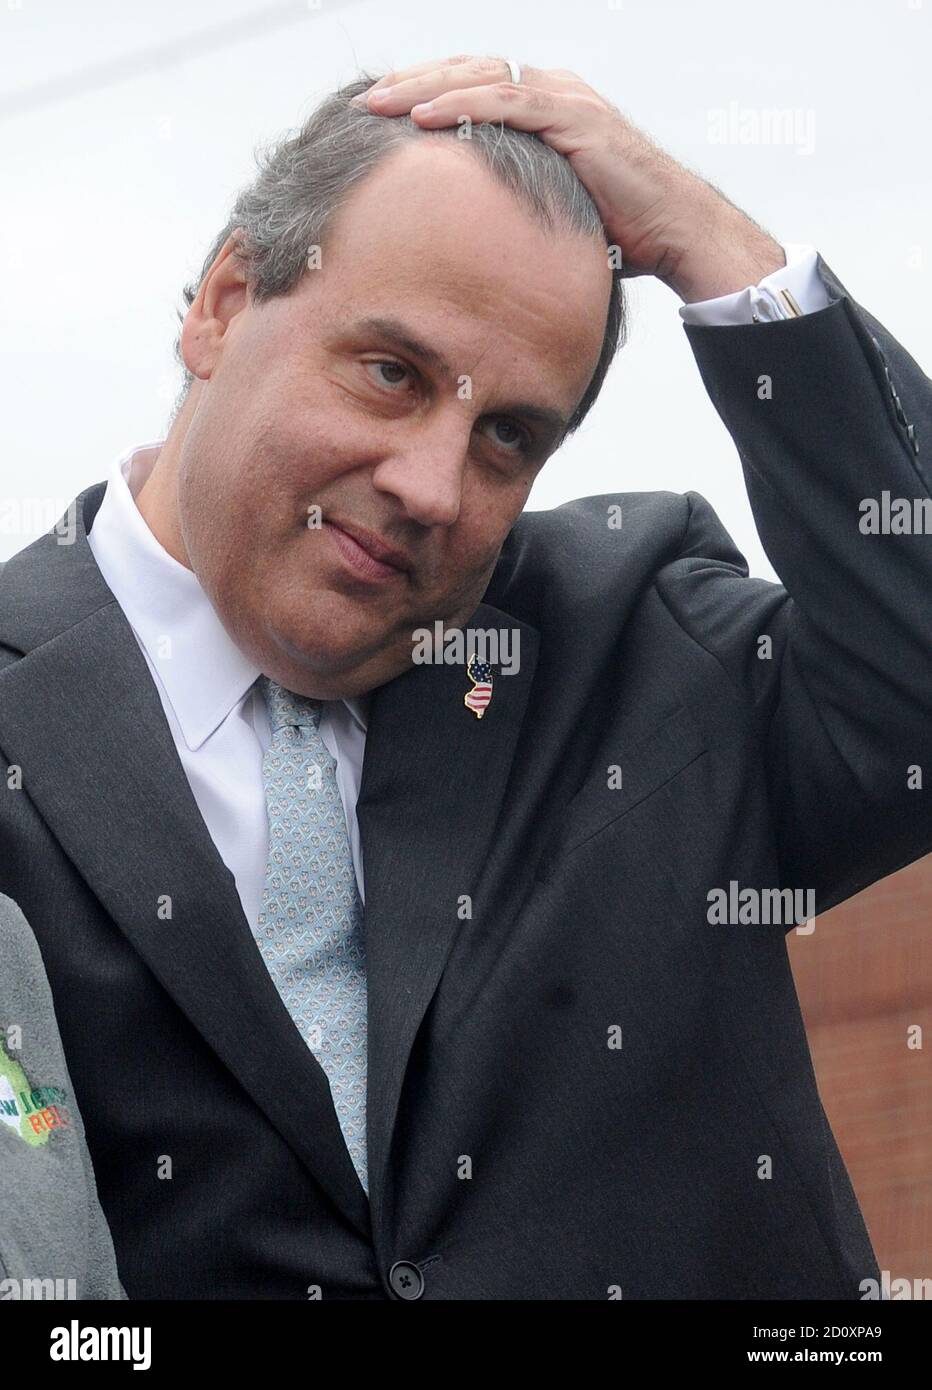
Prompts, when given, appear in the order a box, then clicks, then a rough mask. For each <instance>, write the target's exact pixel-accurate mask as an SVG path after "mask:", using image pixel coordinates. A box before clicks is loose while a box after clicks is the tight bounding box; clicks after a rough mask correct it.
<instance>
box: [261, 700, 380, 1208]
mask: <svg viewBox="0 0 932 1390" xmlns="http://www.w3.org/2000/svg"><path fill="white" fill-rule="evenodd" d="M258 685H259V688H260V689H261V691H262V694H263V696H264V698H265V702H266V706H267V707H268V711H269V722H270V724H271V728H272V741H271V744H270V745H269V748H268V751H267V752H266V754H265V757H264V758H263V761H262V780H263V782H264V784H265V799H266V806H267V807H268V813H269V856H268V867H267V869H266V876H265V891H264V894H263V897H262V906H261V908H260V911H259V918H258V921H257V922H256V925H255V926H254V927H253V935H254V936H255V938H256V942H257V944H258V946H259V949H260V950H261V952H262V958H263V960H264V961H265V963H266V965H267V966H268V969H269V973H270V974H271V976H272V979H273V980H274V982H275V986H276V988H277V989H278V992H279V994H280V995H281V997H282V999H283V1000H284V1003H285V1006H286V1007H287V1009H288V1012H289V1013H290V1014H291V1017H292V1018H293V1019H294V1021H295V1023H296V1025H297V1027H298V1028H299V1029H300V1031H301V1035H302V1037H303V1038H304V1040H305V1042H306V1043H307V1044H308V1046H309V1047H310V1049H311V1051H312V1052H313V1053H314V1056H315V1057H316V1058H317V1060H318V1061H319V1062H320V1064H321V1066H322V1067H323V1069H324V1071H325V1072H326V1074H327V1077H328V1080H329V1081H330V1093H331V1095H332V1096H333V1103H334V1106H335V1108H336V1112H337V1116H338V1118H339V1121H340V1127H341V1129H342V1130H343V1137H344V1138H345V1140H346V1147H347V1148H348V1149H349V1152H350V1157H351V1158H352V1160H353V1163H354V1165H355V1167H356V1172H357V1173H358V1174H359V1180H360V1182H361V1183H362V1185H363V1188H364V1189H365V1191H366V1192H367V1193H368V1191H369V1184H368V1174H367V1165H366V953H365V943H364V938H363V908H362V902H361V900H360V897H359V888H358V886H357V883H356V873H355V870H354V868H353V856H352V853H351V850H350V842H349V835H348V832H347V828H346V817H345V815H344V812H343V803H342V801H341V799H340V789H339V787H338V786H337V780H336V762H335V761H334V759H333V758H332V757H331V755H330V753H329V752H328V751H327V748H326V746H325V744H324V742H323V739H322V738H321V736H320V731H319V725H320V715H321V704H320V701H319V700H311V699H308V698H306V697H305V696H304V695H296V694H294V693H293V692H292V691H290V690H286V689H285V688H284V687H283V686H281V685H277V684H276V683H275V682H274V681H271V680H269V679H268V677H267V676H260V677H259V681H258Z"/></svg>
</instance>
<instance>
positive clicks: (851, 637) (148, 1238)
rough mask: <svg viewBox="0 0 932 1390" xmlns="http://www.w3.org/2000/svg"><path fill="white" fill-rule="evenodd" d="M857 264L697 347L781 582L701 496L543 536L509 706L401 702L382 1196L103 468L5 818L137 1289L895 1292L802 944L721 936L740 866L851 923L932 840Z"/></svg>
mask: <svg viewBox="0 0 932 1390" xmlns="http://www.w3.org/2000/svg"><path fill="white" fill-rule="evenodd" d="M820 269H821V271H822V274H823V277H824V278H825V280H826V283H827V284H828V285H829V288H830V291H831V293H832V294H833V296H834V297H835V299H834V302H833V303H832V304H831V305H830V306H829V307H827V308H826V309H824V310H821V311H820V312H818V313H814V314H810V315H807V316H806V317H804V318H803V319H800V320H796V321H785V322H779V323H772V324H756V325H748V326H747V327H714V328H711V327H708V328H689V329H688V330H687V333H688V337H689V341H690V343H691V345H692V348H693V351H694V353H695V356H696V359H697V362H698V365H699V369H700V371H701V373H702V377H703V380H704V382H705V384H706V386H707V388H708V391H709V394H710V396H711V398H712V400H713V402H714V403H715V405H716V407H717V409H718V410H719V412H720V414H721V416H722V418H723V419H724V421H725V423H726V425H727V427H728V429H729V430H730V432H731V435H732V437H733V439H734V440H735V443H736V445H737V447H738V450H739V452H740V454H741V459H742V463H743V466H744V470H745V476H746V481H747V486H748V489H749V492H750V496H751V501H752V504H753V508H754V513H755V516H756V519H757V523H758V526H759V529H760V533H761V537H762V539H763V542H764V544H765V546H766V548H767V551H768V553H769V555H770V556H771V559H772V561H773V564H774V566H775V568H776V570H777V572H778V573H779V574H780V576H781V578H782V580H783V585H775V584H770V583H766V582H763V581H759V580H755V579H750V578H749V577H748V576H747V570H746V566H745V564H744V562H743V560H742V558H741V556H740V555H739V554H738V553H737V551H736V550H735V547H734V545H733V543H732V541H731V540H730V538H729V537H728V535H727V534H726V532H725V531H724V530H723V528H722V526H721V524H720V523H719V521H718V520H717V518H716V517H715V515H714V513H713V512H712V510H711V509H710V507H709V506H708V504H707V503H706V502H705V501H704V500H703V499H702V497H700V496H698V495H697V494H695V493H690V494H688V495H686V496H678V495H674V494H667V493H636V494H612V495H606V496H602V497H591V498H584V499H581V500H579V501H576V502H572V503H569V504H567V505H566V506H562V507H558V508H556V509H555V510H553V511H548V512H539V513H526V514H524V515H522V516H521V517H520V518H519V520H518V522H517V524H516V525H515V527H514V529H513V530H512V532H511V534H510V535H509V537H508V539H507V541H506V543H505V546H504V548H503V551H502V554H501V557H500V561H499V564H498V567H497V569H496V571H495V574H494V576H493V579H492V582H491V584H490V586H489V589H488V591H487V593H486V595H485V599H484V602H483V604H482V605H480V607H479V608H478V610H477V612H476V614H475V615H474V617H473V619H472V620H471V625H472V626H474V627H484V628H491V627H506V628H518V629H520V633H521V657H522V661H521V669H520V673H519V674H516V675H512V676H508V677H506V676H502V675H500V676H499V677H498V678H497V679H496V681H495V686H494V694H493V699H492V704H491V706H490V707H489V710H488V712H487V713H486V715H485V717H484V718H483V719H482V720H477V719H475V718H474V717H473V715H472V714H471V713H470V712H469V711H468V710H466V709H465V708H464V705H463V695H464V692H465V691H466V690H467V689H468V688H469V687H468V682H467V681H466V679H465V676H464V672H463V670H462V668H460V667H456V666H416V667H412V668H411V669H410V670H409V671H407V672H405V673H404V674H403V675H402V676H400V677H398V678H397V679H396V680H393V681H391V682H389V683H388V684H387V685H385V686H382V687H381V688H379V689H378V690H377V691H376V692H375V693H374V696H373V699H372V706H371V716H370V724H369V734H368V742H367V745H366V754H365V763H364V768H363V777H362V788H361V793H360V798H359V803H358V814H359V820H360V827H361V833H362V841H363V850H364V856H365V866H366V888H367V901H366V914H365V929H366V935H367V949H368V969H369V1008H370V1024H369V1046H370V1055H369V1114H368V1124H369V1172H370V1182H371V1204H370V1203H367V1201H366V1198H365V1195H364V1193H363V1190H362V1188H361V1187H360V1185H359V1183H358V1181H357V1178H356V1175H355V1172H354V1170H353V1166H352V1163H351V1161H350V1159H349V1156H348V1153H347V1151H346V1148H345V1146H344V1144H343V1140H342V1136H341V1133H340V1128H339V1124H338V1122H337V1119H336V1115H335V1113H334V1110H333V1106H332V1104H331V1101H330V1095H329V1089H328V1086H327V1082H326V1078H325V1076H324V1073H323V1071H322V1070H321V1068H320V1067H319V1065H318V1063H317V1062H316V1061H315V1059H314V1057H313V1056H312V1054H311V1053H310V1051H309V1050H308V1048H307V1047H306V1045H305V1044H304V1042H303V1040H302V1038H301V1036H300V1035H299V1033H298V1031H297V1029H296V1028H295V1026H294V1025H293V1023H292V1021H291V1019H290V1017H289V1015H288V1013H287V1011H286V1009H285V1007H284V1005H283V1003H282V1002H281V1000H280V998H279V995H278V993H277V992H276V989H275V987H274V985H273V983H272V981H271V979H270V977H269V975H268V973H267V971H266V969H265V967H264V965H263V963H262V960H261V957H260V955H259V952H258V950H257V948H256V945H255V943H254V941H253V938H252V934H251V932H250V928H249V924H248V923H247V921H246V920H245V918H244V916H243V912H242V909H241V906H240V902H239V899H238V896H237V893H236V889H235V884H234V881H233V878H232V876H231V874H230V873H229V871H228V870H227V869H226V868H225V866H224V865H223V863H222V861H221V860H220V858H219V855H218V854H217V852H216V850H215V848H214V846H213V844H212V842H211V840H210V837H209V835H208V833H207V830H206V827H205V825H204V822H203V820H202V819H201V817H200V815H199V813H198V810H197V806H196V804H195V801H194V798H193V796H192V794H191V791H190V789H189V786H188V784H187V781H186V779H185V776H184V772H183V770H182V768H181V765H180V763H179V760H178V758H177V756H176V752H175V748H174V745H173V742H172V737H171V733H170V731H169V728H168V726H167V724H166V721H165V718H164V715H163V712H162V708H161V704H160V701H159V697H158V694H157V692H156V690H155V688H154V686H153V684H152V681H151V679H150V677H149V674H148V669H147V667H146V664H145V661H144V658H143V656H142V653H141V652H140V650H139V647H138V645H137V643H136V641H135V639H134V638H133V635H132V633H131V631H130V629H129V627H128V625H127V623H126V620H125V618H124V616H123V614H122V612H121V610H120V609H119V607H118V605H117V604H116V602H115V600H114V598H113V596H112V594H111V593H110V592H109V590H108V589H107V587H106V585H105V584H104V582H103V579H102V577H101V575H100V573H99V571H98V569H97V567H96V565H95V563H94V560H93V557H92V555H91V553H90V550H89V547H88V545H87V542H86V534H85V532H86V527H87V526H88V525H89V524H90V520H91V518H92V517H93V515H94V513H95V510H96V508H97V507H98V506H99V504H100V500H101V497H102V494H103V491H104V486H105V485H104V484H97V485H95V486H93V487H90V488H88V489H87V490H86V491H85V492H83V493H82V494H81V496H80V497H79V498H78V500H77V516H78V533H77V537H76V541H75V543H74V544H73V545H59V544H57V543H56V540H55V538H54V536H53V535H51V534H50V535H46V536H43V537H41V538H40V539H39V540H37V541H36V542H34V543H33V544H32V545H30V546H27V547H26V549H25V550H23V551H21V552H20V553H19V554H18V555H17V556H15V557H14V558H13V559H12V560H11V561H10V562H9V563H8V564H7V566H6V568H5V571H4V573H3V576H2V579H0V751H2V755H3V760H4V763H5V764H16V765H19V766H21V768H22V774H23V789H22V790H20V791H15V790H4V791H2V792H0V850H2V871H0V889H2V890H3V891H6V892H7V893H9V894H11V895H12V896H14V897H15V898H16V899H17V900H18V901H19V902H20V904H21V905H22V906H23V908H24V910H25V911H26V913H27V916H28V917H29V919H30V921H31V923H32V925H33V928H34V930H35V932H36V935H37V936H38V938H39V940H40V942H41V946H42V951H43V955H44V957H45V960H46V965H47V969H48V973H49V978H50V981H51V984H52V989H53V992H54V995H55V1003H56V1008H57V1011H58V1016H59V1021H60V1026H61V1032H62V1037H63V1039H64V1043H65V1049H66V1053H67V1056H68V1062H69V1066H70V1068H71V1073H72V1077H73V1079H74V1084H75V1087H76V1090H77V1094H78V1096H79V1098H80V1101H81V1106H82V1110H83V1112H84V1116H85V1123H86V1126H87V1135H88V1140H89V1143H90V1147H91V1152H92V1155H93V1158H94V1163H95V1167H96V1170H97V1179H98V1185H99V1189H100V1195H101V1199H102V1202H103V1205H104V1209H105V1211H106V1213H107V1216H108V1218H109V1221H110V1225H111V1228H112V1231H113V1236H114V1242H115V1246H116V1251H117V1257H118V1260H119V1265H120V1271H121V1276H122V1279H123V1282H124V1284H125V1285H126V1288H127V1291H128V1293H129V1295H130V1297H131V1298H134V1297H135V1298H139V1297H143V1298H147V1297H157V1298H178V1297H193V1298H221V1297H280V1298H293V1299H303V1298H306V1297H308V1290H309V1289H311V1290H312V1292H313V1290H314V1289H315V1288H319V1289H320V1292H321V1294H322V1296H323V1297H324V1298H353V1299H382V1298H387V1297H398V1296H400V1297H409V1296H412V1295H413V1294H417V1293H420V1294H421V1296H423V1297H425V1298H435V1299H461V1298H467V1299H469V1298H475V1299H528V1298H533V1299H605V1298H609V1297H613V1296H617V1294H618V1292H619V1291H620V1293H621V1296H622V1297H624V1298H627V1299H630V1298H675V1297H685V1298H756V1297H773V1298H786V1299H801V1298H810V1299H816V1298H835V1297H841V1298H858V1297H859V1283H860V1281H861V1280H862V1279H865V1278H877V1277H878V1270H877V1267H876V1262H875V1259H874V1256H873V1252H872V1250H871V1247H870V1243H869V1240H868V1238H867V1234H866V1231H865V1229H864V1225H863V1222H862V1219H861V1216H860V1213H859V1210H858V1206H857V1202H856V1200H855V1197H854V1194H853V1192H852V1190H851V1186H850V1183H849V1181H848V1178H847V1175H846V1173H845V1169H844V1166H843V1164H842V1162H841V1159H840V1157H839V1154H838V1151H837V1148H836V1146H835V1143H834V1140H833V1138H832V1135H831V1132H830V1129H829V1126H828V1123H827V1121H826V1117H825V1114H824V1112H823V1109H822V1106H821V1103H820V1100H819V1096H818V1093H817V1090H816V1084H815V1079H814V1076H813V1070H812V1065H811V1061H810V1056H809V1050H808V1046H807V1042H806V1036H805V1032H804V1029H803V1024H802V1020H801V1016H800V1011H799V1007H798V1003H797V999H796V994H795V990H794V986H793V980H792V976H791V973H790V968H789V964H788V960H787V952H786V942H785V930H786V922H785V921H784V922H783V923H782V924H781V923H780V922H779V921H778V922H777V923H776V924H769V925H768V924H762V925H752V924H739V923H738V922H734V923H732V924H727V923H724V924H715V923H714V922H711V921H710V920H709V894H710V892H713V891H714V890H715V889H723V890H728V889H729V885H730V884H732V883H735V884H736V885H737V888H738V889H745V888H752V889H754V890H756V892H757V893H758V894H763V893H764V891H765V890H768V889H770V890H777V889H784V888H789V889H794V890H799V891H800V892H801V893H802V894H805V893H806V892H808V891H809V890H811V891H812V892H813V893H814V895H815V902H816V907H817V910H818V911H824V910H825V909H826V908H828V907H830V906H831V905H832V904H834V903H837V902H840V901H841V900H842V899H844V898H846V897H848V896H849V895H851V894H853V893H856V892H857V891H858V890H859V889H861V888H863V887H864V886H865V885H867V884H869V883H871V882H872V881H874V880H875V879H877V878H879V877H881V876H882V875H885V874H888V873H891V872H892V871H893V870H895V869H897V868H899V867H900V866H901V865H903V864H906V863H908V862H909V861H911V860H913V859H916V858H918V857H919V856H920V855H922V854H923V853H925V852H927V851H928V850H929V849H930V848H932V812H930V801H929V792H928V791H921V790H914V789H911V788H910V785H909V781H910V779H909V772H908V769H909V767H910V766H912V765H917V764H918V765H922V766H923V767H924V769H925V774H926V780H928V778H929V770H930V768H932V669H930V661H932V655H930V654H932V602H930V596H932V583H930V581H932V541H930V538H929V536H928V535H915V534H914V535H902V536H889V535H888V536H872V535H865V534H863V533H862V532H861V531H860V530H859V521H860V518H861V512H860V507H859V504H860V502H861V501H862V499H865V498H870V497H879V496H880V494H881V492H882V491H883V490H888V491H889V492H890V493H891V494H892V495H893V496H894V497H905V498H909V499H916V498H923V497H927V496H928V495H929V482H930V474H929V468H928V463H927V461H926V459H927V453H928V451H929V450H930V449H932V393H930V383H929V381H928V380H927V379H926V377H925V376H924V375H923V373H922V372H921V371H920V369H919V368H918V366H917V365H916V364H915V362H914V361H913V360H912V359H911V358H910V357H909V355H908V354H907V353H906V352H905V351H904V350H903V348H901V347H900V346H899V345H898V344H897V343H896V342H895V341H894V340H893V339H892V338H891V337H890V335H889V334H888V333H887V332H886V331H885V330H884V329H883V328H882V327H881V326H880V325H879V324H878V323H877V322H876V321H875V320H874V319H872V318H871V316H870V315H869V314H867V313H866V312H865V311H864V310H863V309H861V308H860V307H859V306H858V305H857V304H855V303H854V302H853V301H852V300H851V299H850V297H849V296H848V295H847V294H846V292H845V290H844V289H843V287H842V286H841V285H839V284H838V282H837V280H836V279H835V278H834V277H833V276H832V274H831V272H830V271H829V270H828V268H827V267H826V266H825V265H824V263H820ZM764 376H766V377H768V378H769V379H770V382H771V392H770V396H769V398H768V393H767V391H766V390H765V391H763V392H761V390H760V389H759V387H760V379H761V378H762V377H764ZM673 409H675V402H671V410H673ZM664 437H665V438H669V437H670V432H669V431H665V435H664ZM683 442H684V444H688V441H683ZM616 503H620V504H621V505H622V509H623V510H622V517H623V521H622V527H621V529H620V530H617V529H612V528H611V527H610V526H609V525H608V524H607V517H608V508H609V507H610V506H612V505H613V504H616ZM784 586H785V587H784ZM762 637H768V638H769V639H770V648H771V650H770V654H769V656H766V655H765V656H763V659H762V653H766V652H767V644H766V643H763V644H762V643H761V642H760V639H761V638H762ZM616 765H617V766H619V767H620V768H621V773H622V785H621V788H620V789H618V788H611V787H609V785H608V782H609V769H610V768H611V767H613V766H616ZM735 891H737V889H736V890H735ZM164 894H170V896H171V900H172V904H173V914H172V920H171V921H170V922H166V921H163V920H160V917H159V915H158V904H159V901H160V898H161V896H162V895H164ZM464 894H468V895H469V896H470V898H471V902H472V910H471V916H468V917H465V916H464V915H463V911H462V909H461V895H464ZM877 929H878V930H882V924H881V923H878V928H877ZM818 946H819V933H818V925H816V930H815V933H814V935H813V936H812V938H811V949H813V950H818ZM619 1041H620V1043H621V1045H620V1046H618V1045H617V1044H618V1042H619ZM166 1156H167V1157H169V1158H170V1159H171V1165H172V1166H171V1173H172V1176H171V1177H170V1178H166V1177H160V1176H159V1164H160V1162H162V1161H163V1160H164V1158H165V1157H166ZM396 1261H409V1262H410V1263H411V1265H412V1268H411V1269H409V1270H407V1271H402V1277H398V1276H396V1278H395V1279H394V1281H391V1280H390V1279H389V1271H390V1270H391V1268H392V1266H393V1265H394V1264H395V1262H396Z"/></svg>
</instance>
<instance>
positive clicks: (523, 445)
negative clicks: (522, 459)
mask: <svg viewBox="0 0 932 1390" xmlns="http://www.w3.org/2000/svg"><path fill="white" fill-rule="evenodd" d="M487 423H488V424H490V425H492V426H493V427H494V428H495V430H496V431H498V430H504V431H505V434H506V438H504V439H503V438H502V437H501V435H498V434H496V435H493V438H492V442H493V444H497V445H499V447H500V448H502V449H504V451H505V453H506V454H526V453H527V452H528V450H529V449H530V447H531V445H532V444H533V442H534V441H533V439H532V438H531V436H530V434H529V433H528V431H527V430H526V429H524V427H523V426H522V425H519V424H517V423H516V421H514V420H509V419H508V417H507V416H506V415H499V416H496V417H495V418H494V419H492V420H489V421H488V422H487ZM509 435H510V437H508V436H509ZM515 446H516V447H515Z"/></svg>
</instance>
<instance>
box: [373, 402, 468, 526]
mask: <svg viewBox="0 0 932 1390" xmlns="http://www.w3.org/2000/svg"><path fill="white" fill-rule="evenodd" d="M468 450H469V439H468V434H467V433H465V432H464V430H463V427H462V423H460V424H459V425H458V426H454V427H452V428H451V427H449V426H447V427H446V428H439V429H437V428H435V429H427V428H426V427H425V426H424V424H423V423H421V424H420V426H414V427H413V428H412V430H411V432H410V433H409V434H405V436H404V438H403V439H399V441H398V443H397V445H395V446H394V447H393V448H392V449H391V452H390V453H389V454H387V455H386V456H384V457H383V458H382V460H381V462H380V463H379V464H378V465H377V466H376V468H375V471H374V473H373V475H372V481H373V484H374V485H375V487H376V488H377V489H378V490H379V491H380V492H389V493H391V494H392V495H393V496H394V497H396V498H397V499H398V500H399V502H400V503H401V504H402V506H403V507H404V509H405V511H406V512H407V514H408V516H409V517H411V519H412V520H413V521H417V522H419V523H420V525H422V526H452V525H453V523H454V522H455V521H456V519H457V517H458V516H459V513H460V504H461V501H462V495H463V474H464V470H465V467H466V460H467V457H468Z"/></svg>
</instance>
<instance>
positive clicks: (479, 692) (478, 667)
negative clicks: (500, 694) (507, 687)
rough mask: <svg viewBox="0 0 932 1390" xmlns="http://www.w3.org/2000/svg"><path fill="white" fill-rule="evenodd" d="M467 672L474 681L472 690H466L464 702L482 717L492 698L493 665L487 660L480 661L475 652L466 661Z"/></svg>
mask: <svg viewBox="0 0 932 1390" xmlns="http://www.w3.org/2000/svg"><path fill="white" fill-rule="evenodd" d="M466 674H467V676H468V677H469V679H470V680H471V681H472V690H467V691H466V694H465V695H464V696H463V704H464V705H465V706H466V708H467V709H471V710H472V712H473V714H474V715H475V716H476V718H477V719H481V718H482V716H483V715H484V714H485V711H486V708H487V707H488V705H489V704H490V703H491V700H492V667H491V666H490V664H489V663H488V662H487V661H480V660H479V659H478V657H477V656H476V653H475V652H473V654H472V656H471V657H470V658H469V661H468V662H467V663H466Z"/></svg>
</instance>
